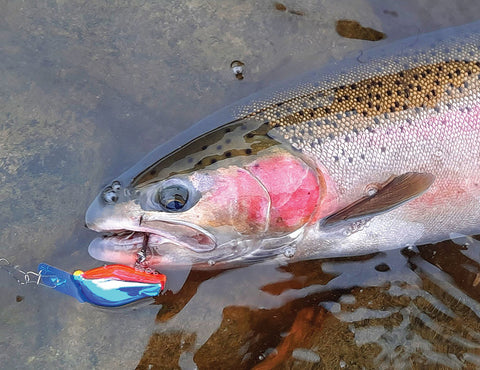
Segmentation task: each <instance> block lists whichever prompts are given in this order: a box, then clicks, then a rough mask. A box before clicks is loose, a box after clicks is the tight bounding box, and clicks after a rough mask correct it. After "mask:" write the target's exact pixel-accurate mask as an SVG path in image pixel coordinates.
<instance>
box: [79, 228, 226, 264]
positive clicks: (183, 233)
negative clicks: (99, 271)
mask: <svg viewBox="0 0 480 370" xmlns="http://www.w3.org/2000/svg"><path fill="white" fill-rule="evenodd" d="M216 246H217V243H216V241H215V238H214V237H213V235H211V234H210V233H209V232H208V231H206V230H203V229H201V228H199V227H196V226H194V225H187V224H183V223H171V222H165V221H157V220H155V221H142V222H140V225H139V229H138V230H128V229H118V230H108V231H105V232H104V235H102V236H101V237H98V238H95V239H94V240H92V241H91V243H90V245H89V247H88V252H89V254H90V256H92V257H93V258H95V259H98V260H101V261H108V262H115V263H120V264H125V265H135V264H136V263H137V262H138V258H139V253H140V251H141V250H142V249H143V250H146V251H147V256H146V257H147V263H148V265H152V264H157V265H159V264H161V265H163V264H172V263H177V262H179V261H178V260H179V259H182V258H181V256H182V255H186V254H188V251H190V252H194V254H195V253H204V252H209V251H212V250H213V249H215V248H216ZM182 264H183V263H182Z"/></svg>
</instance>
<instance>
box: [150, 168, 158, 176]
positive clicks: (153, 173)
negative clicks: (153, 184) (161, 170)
mask: <svg viewBox="0 0 480 370" xmlns="http://www.w3.org/2000/svg"><path fill="white" fill-rule="evenodd" d="M156 174H157V170H156V169H155V168H154V169H153V170H150V175H152V176H155V175H156Z"/></svg>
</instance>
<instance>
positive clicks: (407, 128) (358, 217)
mask: <svg viewBox="0 0 480 370" xmlns="http://www.w3.org/2000/svg"><path fill="white" fill-rule="evenodd" d="M479 92H480V22H476V23H471V24H468V25H464V26H459V27H453V28H447V29H443V30H439V31H435V32H432V33H428V34H424V35H419V36H418V35H417V36H414V37H411V38H408V39H405V40H400V41H395V42H391V43H385V44H383V45H380V46H378V47H375V48H371V49H369V50H365V51H362V52H361V53H360V54H358V55H355V56H352V57H351V58H346V59H344V60H341V61H337V62H334V63H331V64H329V65H328V66H326V67H322V68H320V69H319V70H316V71H312V72H309V73H306V74H304V75H302V76H300V77H298V78H297V79H294V80H290V81H287V82H283V83H280V84H277V85H274V86H272V87H269V88H267V89H265V90H263V91H260V92H258V93H255V94H253V95H251V96H249V97H247V98H244V99H242V100H240V101H239V102H237V103H233V104H232V105H230V106H228V107H226V108H224V109H222V110H220V111H218V112H217V113H214V114H212V115H210V116H208V117H207V118H205V119H203V120H201V121H200V122H198V123H197V124H195V125H193V126H192V127H191V128H190V129H188V130H186V131H185V132H183V133H181V134H179V135H178V136H177V137H175V138H173V139H172V140H170V141H167V142H166V143H165V144H163V145H161V146H159V147H158V148H156V149H155V150H153V151H152V152H151V153H150V154H148V155H147V156H146V157H145V158H144V159H142V160H141V161H140V162H139V163H137V164H136V165H135V166H133V167H132V168H131V169H129V170H127V171H126V172H125V173H123V174H121V175H120V176H118V177H117V178H115V179H114V180H113V181H112V182H111V183H110V184H108V185H107V186H106V187H104V188H103V189H102V191H101V192H100V193H99V194H98V196H97V197H96V198H95V199H94V201H93V202H92V204H91V205H90V207H89V208H88V210H87V213H86V217H85V220H86V225H87V227H88V228H90V229H92V230H95V231H97V232H100V233H102V234H103V236H100V237H98V238H95V239H94V240H93V241H92V242H91V243H90V245H89V247H88V248H89V249H88V250H89V253H90V255H91V256H92V257H94V258H96V259H99V260H102V261H109V262H115V263H121V264H125V265H135V264H138V263H139V262H142V263H143V265H145V266H148V267H152V268H155V267H168V266H174V267H175V266H190V267H192V268H196V269H210V268H216V267H224V266H227V267H228V266H235V265H241V264H244V263H254V262H259V261H265V260H269V261H278V262H280V263H284V262H289V261H293V260H301V259H314V258H329V257H339V256H351V255H362V254H368V253H374V252H378V251H384V250H389V249H395V248H404V247H409V246H415V245H423V244H429V243H436V242H440V241H442V240H445V239H449V238H451V237H452V235H459V234H460V235H474V234H476V233H478V232H479V225H480V207H479V202H480V171H479V170H480V96H479Z"/></svg>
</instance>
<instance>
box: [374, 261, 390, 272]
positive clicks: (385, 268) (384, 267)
mask: <svg viewBox="0 0 480 370" xmlns="http://www.w3.org/2000/svg"><path fill="white" fill-rule="evenodd" d="M375 270H377V271H379V272H387V271H389V270H390V266H388V265H387V264H386V263H380V264H378V265H377V266H375Z"/></svg>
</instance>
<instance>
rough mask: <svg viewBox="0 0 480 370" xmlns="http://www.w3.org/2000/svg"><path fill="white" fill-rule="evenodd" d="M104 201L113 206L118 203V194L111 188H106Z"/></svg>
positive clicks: (103, 195)
mask: <svg viewBox="0 0 480 370" xmlns="http://www.w3.org/2000/svg"><path fill="white" fill-rule="evenodd" d="M102 199H103V201H104V202H105V203H107V204H113V203H116V202H117V201H118V195H117V192H116V191H115V190H114V189H113V188H112V187H110V186H108V187H106V188H105V189H104V190H103V192H102Z"/></svg>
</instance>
